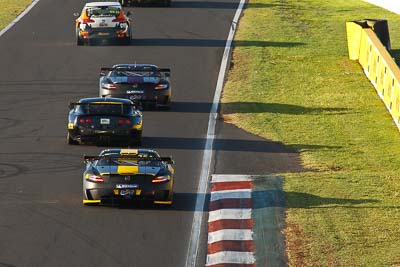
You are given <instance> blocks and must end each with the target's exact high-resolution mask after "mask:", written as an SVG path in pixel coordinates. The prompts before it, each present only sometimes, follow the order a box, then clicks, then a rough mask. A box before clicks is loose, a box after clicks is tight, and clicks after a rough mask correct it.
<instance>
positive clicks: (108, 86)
mask: <svg viewBox="0 0 400 267" xmlns="http://www.w3.org/2000/svg"><path fill="white" fill-rule="evenodd" d="M101 87H102V88H104V89H108V90H114V89H116V88H117V86H116V85H115V84H114V83H103V84H102V86H101Z"/></svg>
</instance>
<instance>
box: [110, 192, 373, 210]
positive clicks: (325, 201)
mask: <svg viewBox="0 0 400 267" xmlns="http://www.w3.org/2000/svg"><path fill="white" fill-rule="evenodd" d="M197 196H198V194H197V193H175V194H174V203H173V204H172V206H159V205H152V204H149V203H145V202H132V203H131V204H129V205H127V204H125V205H115V206H111V205H110V206H105V207H109V208H121V209H132V210H137V209H141V210H142V209H144V210H160V211H162V210H164V211H205V212H207V211H209V209H208V207H209V201H210V194H206V195H205V196H204V197H205V200H206V201H205V205H204V208H203V209H201V210H195V204H196V198H197ZM252 198H253V207H252V208H253V209H263V208H274V207H286V208H304V209H308V208H335V207H338V206H339V207H348V208H356V206H355V205H360V204H367V203H371V204H372V203H378V202H379V201H378V200H376V199H346V198H324V197H320V196H316V195H312V194H306V193H298V192H286V193H284V192H282V191H280V190H262V191H253V192H252ZM285 198H286V199H290V198H294V199H296V202H294V203H290V202H286V203H285ZM327 205H329V206H327Z"/></svg>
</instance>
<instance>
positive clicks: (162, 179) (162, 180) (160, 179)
mask: <svg viewBox="0 0 400 267" xmlns="http://www.w3.org/2000/svg"><path fill="white" fill-rule="evenodd" d="M168 181H169V176H167V175H164V176H158V177H156V178H154V179H153V180H152V181H151V182H152V183H165V182H168Z"/></svg>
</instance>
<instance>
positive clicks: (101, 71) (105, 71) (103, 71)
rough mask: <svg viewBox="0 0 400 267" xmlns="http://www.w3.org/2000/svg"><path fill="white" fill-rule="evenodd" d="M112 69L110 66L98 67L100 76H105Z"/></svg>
mask: <svg viewBox="0 0 400 267" xmlns="http://www.w3.org/2000/svg"><path fill="white" fill-rule="evenodd" d="M111 70H112V68H101V69H100V74H99V75H100V76H106V75H107V73H109V72H110V71H111Z"/></svg>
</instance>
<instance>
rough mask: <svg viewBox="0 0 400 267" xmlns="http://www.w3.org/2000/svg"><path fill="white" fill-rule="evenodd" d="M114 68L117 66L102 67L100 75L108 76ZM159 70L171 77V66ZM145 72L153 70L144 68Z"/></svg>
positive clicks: (165, 75) (163, 74)
mask: <svg viewBox="0 0 400 267" xmlns="http://www.w3.org/2000/svg"><path fill="white" fill-rule="evenodd" d="M113 69H115V68H109V67H106V68H100V74H99V75H100V76H101V77H103V76H106V75H107V74H108V73H109V72H110V71H112V70H113ZM139 71H140V70H138V72H139ZM157 71H158V72H160V73H161V75H162V76H164V77H166V78H169V77H171V69H169V68H158V69H157ZM143 72H151V71H149V70H144V71H143Z"/></svg>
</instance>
